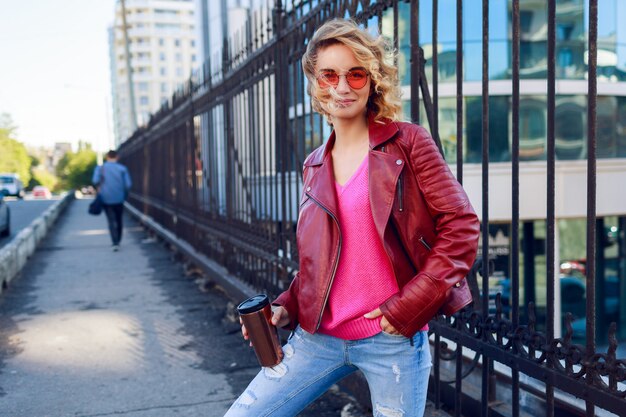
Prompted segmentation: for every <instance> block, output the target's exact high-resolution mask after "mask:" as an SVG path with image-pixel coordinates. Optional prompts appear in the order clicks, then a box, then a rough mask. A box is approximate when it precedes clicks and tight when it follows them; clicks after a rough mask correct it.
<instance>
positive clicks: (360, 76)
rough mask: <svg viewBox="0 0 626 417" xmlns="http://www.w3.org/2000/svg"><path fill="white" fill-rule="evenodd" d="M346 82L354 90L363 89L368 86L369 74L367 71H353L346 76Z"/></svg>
mask: <svg viewBox="0 0 626 417" xmlns="http://www.w3.org/2000/svg"><path fill="white" fill-rule="evenodd" d="M346 81H348V84H349V85H350V87H352V88H363V86H365V84H367V72H366V71H365V70H360V69H357V70H352V71H350V72H348V74H346Z"/></svg>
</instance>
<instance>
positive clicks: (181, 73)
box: [176, 67, 183, 77]
mask: <svg viewBox="0 0 626 417" xmlns="http://www.w3.org/2000/svg"><path fill="white" fill-rule="evenodd" d="M176 76H177V77H182V76H183V69H182V68H181V67H178V68H176Z"/></svg>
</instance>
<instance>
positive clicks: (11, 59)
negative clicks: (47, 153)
mask: <svg viewBox="0 0 626 417" xmlns="http://www.w3.org/2000/svg"><path fill="white" fill-rule="evenodd" d="M114 6H115V0H54V1H51V0H19V1H15V0H0V113H9V114H10V115H11V117H12V119H13V123H14V125H16V126H17V128H18V129H17V133H16V135H15V136H16V138H17V139H18V140H19V141H21V142H23V143H25V144H26V145H31V146H46V147H52V146H54V143H55V142H71V143H72V144H73V145H74V146H76V145H77V144H78V141H79V140H82V141H86V142H91V143H92V145H93V146H94V148H95V149H96V150H106V149H108V148H109V147H111V146H112V145H113V133H112V121H111V94H110V90H111V88H110V78H109V55H108V35H107V28H108V26H109V25H111V23H112V22H113V16H114ZM0 151H1V150H0Z"/></svg>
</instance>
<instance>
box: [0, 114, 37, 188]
mask: <svg viewBox="0 0 626 417" xmlns="http://www.w3.org/2000/svg"><path fill="white" fill-rule="evenodd" d="M15 130H16V128H15V126H14V125H13V121H12V120H11V116H9V115H8V114H7V113H3V114H2V115H0V149H1V150H2V152H0V172H11V173H15V174H18V175H19V176H20V179H21V180H22V182H23V183H24V184H28V182H29V181H30V167H31V159H30V157H29V156H28V153H27V152H26V148H25V147H24V145H23V144H22V143H21V142H18V141H17V140H15V139H14V138H13V134H14V133H15Z"/></svg>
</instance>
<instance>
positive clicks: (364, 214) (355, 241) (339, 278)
mask: <svg viewBox="0 0 626 417" xmlns="http://www.w3.org/2000/svg"><path fill="white" fill-rule="evenodd" d="M367 161H368V158H367V157H365V160H364V161H363V162H362V163H361V165H360V166H359V168H358V169H357V170H356V172H355V173H354V174H353V175H352V177H351V178H350V179H349V180H348V182H346V183H345V184H344V185H343V186H341V185H339V184H337V183H335V189H336V191H337V202H338V207H339V213H338V215H339V225H340V228H341V236H342V243H341V255H340V257H339V265H338V266H337V271H336V273H335V279H334V281H333V283H332V287H331V290H330V295H329V297H328V303H327V305H326V309H325V310H324V314H323V316H322V323H321V325H320V328H319V331H320V332H321V333H324V334H328V335H331V336H335V337H338V338H340V339H344V340H356V339H364V338H367V337H370V336H373V335H375V334H378V333H379V332H380V331H381V329H380V320H381V317H378V318H376V319H366V318H364V317H363V315H364V314H366V313H369V312H370V311H372V310H375V309H376V308H378V307H379V306H380V305H381V304H382V303H383V302H384V301H386V300H387V299H388V298H389V297H390V296H391V295H393V294H395V293H397V292H398V284H397V282H396V278H395V276H394V273H393V268H392V266H391V263H390V261H389V257H388V256H387V254H386V252H385V249H384V248H383V245H382V242H381V241H380V238H379V237H378V233H377V232H376V228H375V226H374V219H373V217H372V209H371V206H370V200H369V192H368V162H367Z"/></svg>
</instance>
